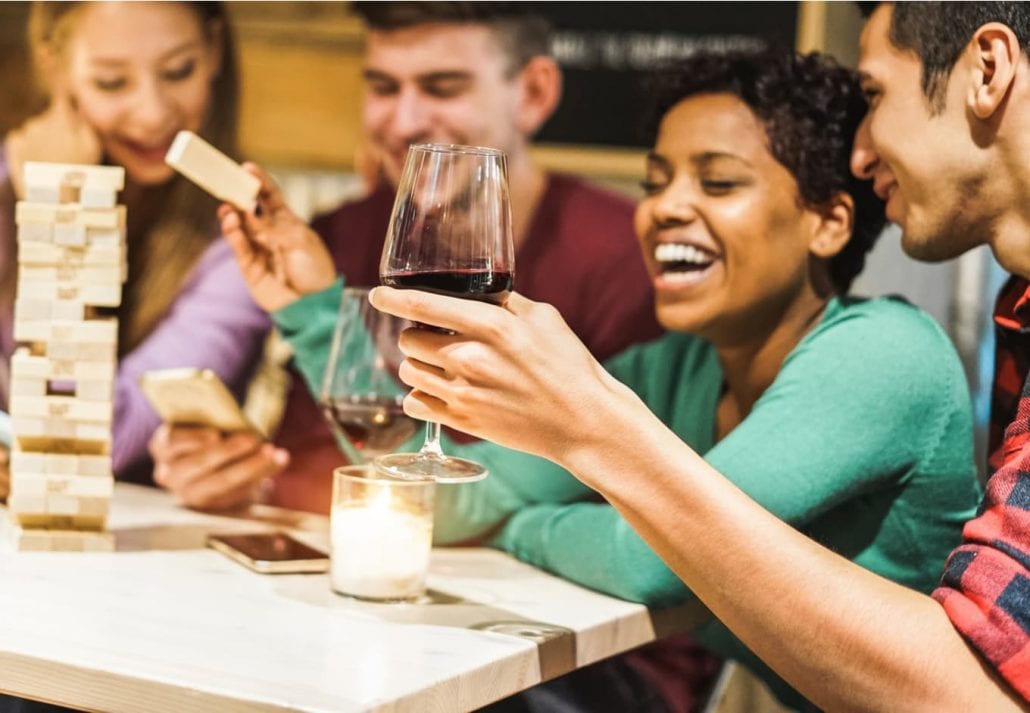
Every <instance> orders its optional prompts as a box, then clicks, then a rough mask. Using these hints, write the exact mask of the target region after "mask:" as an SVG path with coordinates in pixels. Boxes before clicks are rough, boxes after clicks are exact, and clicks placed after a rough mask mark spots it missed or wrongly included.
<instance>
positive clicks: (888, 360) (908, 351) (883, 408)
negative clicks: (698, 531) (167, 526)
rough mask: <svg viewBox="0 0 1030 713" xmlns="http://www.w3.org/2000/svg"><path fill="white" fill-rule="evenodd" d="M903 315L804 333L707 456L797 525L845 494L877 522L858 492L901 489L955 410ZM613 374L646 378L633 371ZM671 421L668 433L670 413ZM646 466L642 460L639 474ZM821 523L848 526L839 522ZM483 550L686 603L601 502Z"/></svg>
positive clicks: (551, 511)
mask: <svg viewBox="0 0 1030 713" xmlns="http://www.w3.org/2000/svg"><path fill="white" fill-rule="evenodd" d="M898 308H899V309H901V307H900V306H898ZM909 309H911V308H904V309H901V312H900V313H898V312H897V310H895V309H893V308H892V309H888V310H887V312H886V313H885V316H883V317H882V318H881V317H880V315H879V313H878V312H877V311H876V309H875V308H870V310H871V312H870V311H869V310H867V311H862V310H859V314H858V317H857V318H855V319H847V318H842V319H839V320H835V321H833V322H832V323H831V324H830V325H827V328H822V325H821V326H820V327H819V328H817V329H816V330H814V332H813V333H812V334H810V335H809V336H808V337H807V338H806V339H805V340H803V341H802V343H801V344H800V345H799V346H798V347H797V348H796V349H795V350H794V351H793V352H792V353H791V355H790V356H789V357H788V358H787V360H786V361H785V363H784V366H783V368H782V370H781V372H780V374H779V375H778V376H777V378H776V380H775V381H774V383H773V384H772V385H771V386H770V387H769V388H768V389H767V390H766V392H765V393H764V394H763V396H762V397H761V398H760V399H759V401H758V402H757V403H756V404H755V406H754V408H753V409H752V411H751V413H750V414H749V415H748V416H747V418H746V419H745V420H744V421H743V422H742V423H741V424H740V425H738V426H737V428H736V429H734V430H733V431H732V432H731V433H730V434H729V435H728V436H726V437H725V438H724V439H723V440H722V441H720V442H719V444H718V445H716V446H715V447H714V448H713V449H712V450H711V451H709V452H708V453H707V454H705V457H706V459H707V460H708V461H709V462H710V463H711V464H712V465H713V466H715V468H716V469H718V470H719V471H720V472H721V473H723V474H724V475H725V476H726V477H727V478H729V479H730V480H732V481H733V482H734V483H736V484H737V485H739V486H740V487H741V488H742V489H743V490H744V491H745V492H747V493H748V494H749V495H751V497H753V498H754V499H755V500H756V501H758V502H759V503H760V504H761V505H763V506H764V507H766V508H767V509H769V510H770V511H771V512H773V513H774V514H776V515H777V516H778V517H781V518H783V519H785V520H787V521H788V522H791V523H792V524H794V525H796V526H798V527H801V528H804V527H805V526H806V524H808V523H810V522H811V521H812V520H813V519H814V518H818V517H819V516H820V515H821V514H824V513H827V512H828V511H829V510H831V509H833V508H834V507H835V506H836V505H839V504H841V503H842V502H844V501H847V500H849V499H855V502H858V506H857V507H856V508H854V510H853V511H852V516H854V517H856V518H859V517H864V518H876V517H880V516H881V514H880V513H877V512H876V511H875V510H876V509H875V508H868V512H865V513H863V512H862V507H861V503H860V502H859V501H858V499H859V498H860V496H861V495H863V494H864V493H869V492H872V491H875V490H877V489H881V488H885V486H886V485H887V484H888V483H889V484H890V485H896V486H899V487H900V489H901V490H903V486H904V484H905V483H906V481H907V480H908V479H909V478H910V477H911V476H912V473H913V471H914V470H915V469H916V468H917V464H919V463H932V462H934V461H935V459H937V451H938V450H939V448H940V446H941V443H940V442H941V441H942V433H943V432H944V428H945V424H947V423H948V422H949V420H950V414H952V413H953V412H954V411H955V410H956V409H958V410H959V411H960V412H961V409H962V408H963V406H962V404H961V401H960V400H958V401H956V398H957V396H956V394H959V393H962V392H964V389H965V386H964V380H963V377H962V371H961V366H960V365H959V363H958V360H957V358H955V355H954V350H953V348H952V347H951V346H950V343H949V342H948V340H947V338H946V336H945V335H944V334H943V333H942V332H941V330H940V329H939V328H938V327H937V326H936V325H935V324H932V323H931V322H930V320H929V318H928V317H925V316H923V315H921V314H916V313H914V310H913V313H912V314H909V313H908V312H907V310H909ZM899 314H900V316H899ZM896 345H904V346H903V348H900V349H899V348H897V346H896ZM660 363H661V362H660V360H658V361H655V362H654V363H652V364H651V368H656V367H657V368H660ZM643 366H646V364H643V363H641V367H643ZM623 377H624V378H630V379H636V380H638V381H646V380H647V379H648V378H649V377H648V375H647V374H646V373H644V372H641V373H638V374H635V375H632V374H623ZM631 385H632V384H631ZM967 401H968V398H967ZM965 408H968V403H967V404H966V406H965ZM671 421H672V422H671V423H670V425H672V426H673V427H674V428H675V429H676V430H677V432H679V430H680V429H679V428H677V426H678V425H679V424H676V423H675V421H676V417H675V414H672V415H671ZM943 440H948V439H943ZM945 448H947V446H945ZM961 451H962V449H961V448H959V449H957V452H961ZM647 459H648V455H647V454H646V453H644V454H641V462H642V468H646V467H647V466H646V463H647ZM957 472H958V473H962V470H961V467H960V468H959V470H958V471H957ZM893 497H895V495H893V494H891V498H893ZM891 502H893V500H891ZM854 512H858V513H859V514H858V515H854ZM828 519H833V516H832V514H831V515H830V516H829V518H828ZM832 525H833V526H834V527H836V528H837V529H841V528H843V529H847V528H848V523H847V522H835V523H832ZM673 536H674V535H673ZM492 544H494V545H496V546H499V547H501V548H503V549H505V550H508V551H510V552H512V553H513V554H515V555H516V556H517V557H519V558H520V559H522V560H524V561H527V562H529V563H531V564H534V565H536V566H540V567H542V568H544V569H547V570H550V571H552V572H555V573H557V574H559V575H561V576H563V577H566V578H568V579H571V580H573V581H575V582H578V583H580V584H583V585H585V586H588V587H591V588H593V589H597V590H600V591H603V592H606V593H610V594H613V595H615V596H618V597H621V598H624V599H629V600H632V601H638V602H643V603H646V604H648V605H652V606H666V605H673V604H677V603H680V602H682V601H685V600H687V599H688V598H690V597H691V596H692V595H691V593H690V592H689V590H688V589H687V588H686V587H685V585H683V584H682V583H681V582H680V581H679V580H678V579H677V578H676V576H675V575H674V574H673V573H672V572H671V571H670V570H669V568H668V567H667V566H666V565H665V563H664V562H662V560H661V559H660V558H659V557H658V556H657V555H656V554H655V553H654V552H653V551H652V550H651V549H650V548H649V547H648V546H647V544H646V543H644V541H643V540H642V539H641V538H640V537H639V536H638V535H637V534H636V532H634V531H633V530H632V528H630V527H629V526H628V524H627V523H626V521H625V520H623V519H622V518H621V516H619V514H618V513H617V512H616V511H615V510H614V509H613V508H611V507H610V506H607V505H597V504H588V503H575V504H571V505H555V504H542V505H536V506H534V507H529V508H524V509H522V510H521V511H519V512H518V513H516V514H515V515H514V516H513V517H512V518H510V519H509V520H508V521H507V523H506V525H505V526H504V527H503V529H502V530H500V532H499V533H498V534H497V535H496V537H495V538H494V539H493V540H492ZM732 546H733V545H732V543H727V547H732Z"/></svg>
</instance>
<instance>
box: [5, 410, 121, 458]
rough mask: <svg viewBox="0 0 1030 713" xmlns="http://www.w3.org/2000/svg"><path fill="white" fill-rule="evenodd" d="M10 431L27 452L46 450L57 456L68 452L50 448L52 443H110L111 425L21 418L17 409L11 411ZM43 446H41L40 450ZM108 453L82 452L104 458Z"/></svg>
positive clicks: (52, 417) (62, 418) (44, 418)
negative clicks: (50, 442)
mask: <svg viewBox="0 0 1030 713" xmlns="http://www.w3.org/2000/svg"><path fill="white" fill-rule="evenodd" d="M11 410H12V414H11V430H12V431H13V432H14V437H15V440H16V441H17V442H18V445H19V447H20V448H21V449H22V450H26V451H47V452H54V453H69V452H75V451H69V450H68V449H67V448H62V447H58V446H54V447H53V448H51V447H49V446H48V445H47V443H48V442H49V441H51V440H53V441H85V442H105V443H110V441H111V424H110V420H108V421H107V422H90V421H71V420H69V419H67V418H64V417H54V416H51V417H46V416H42V417H41V416H21V415H19V414H18V410H17V408H16V407H14V408H12V409H11ZM26 439H36V441H35V442H33V441H29V442H26ZM39 441H43V443H42V444H40V443H39ZM41 445H42V447H41ZM107 452H108V451H106V450H102V451H95V450H85V451H83V453H87V454H96V455H102V454H106V453H107Z"/></svg>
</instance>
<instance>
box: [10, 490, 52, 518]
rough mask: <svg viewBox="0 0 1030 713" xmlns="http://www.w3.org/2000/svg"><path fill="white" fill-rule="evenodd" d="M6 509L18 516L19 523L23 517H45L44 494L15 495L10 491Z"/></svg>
mask: <svg viewBox="0 0 1030 713" xmlns="http://www.w3.org/2000/svg"><path fill="white" fill-rule="evenodd" d="M7 507H8V508H9V509H10V511H11V512H12V513H15V514H16V515H17V516H18V520H19V522H20V521H21V517H22V516H23V515H46V493H38V494H30V493H16V492H14V491H13V490H12V491H11V494H10V496H8V498H7Z"/></svg>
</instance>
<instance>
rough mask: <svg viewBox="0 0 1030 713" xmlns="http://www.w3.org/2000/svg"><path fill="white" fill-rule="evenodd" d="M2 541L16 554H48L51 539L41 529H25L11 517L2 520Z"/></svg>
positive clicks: (48, 534)
mask: <svg viewBox="0 0 1030 713" xmlns="http://www.w3.org/2000/svg"><path fill="white" fill-rule="evenodd" d="M3 536H4V540H5V541H6V542H7V544H8V545H9V546H10V548H11V549H13V550H14V551H16V552H49V551H50V550H51V544H52V543H53V538H51V537H50V533H49V532H47V531H46V530H42V529H35V530H33V529H26V528H24V527H22V526H21V525H19V524H18V521H17V519H16V518H15V517H14V516H13V515H11V517H9V518H4V519H3Z"/></svg>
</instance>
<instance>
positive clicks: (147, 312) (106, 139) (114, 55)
mask: <svg viewBox="0 0 1030 713" xmlns="http://www.w3.org/2000/svg"><path fill="white" fill-rule="evenodd" d="M29 41H30V46H31V48H32V52H33V59H34V61H35V63H36V69H37V76H38V77H39V79H40V82H41V84H42V88H43V90H44V91H45V93H46V94H47V96H48V99H49V102H48V106H47V108H46V109H45V110H44V111H43V112H42V113H40V114H38V115H36V116H34V117H32V118H30V119H28V120H27V121H26V122H25V123H24V124H22V125H21V126H20V127H19V128H18V129H16V130H14V131H12V132H10V133H9V134H8V135H7V136H6V137H4V141H3V145H2V147H0V352H2V355H3V357H4V359H3V366H4V367H6V366H7V360H8V358H9V357H10V355H11V353H12V351H13V349H14V346H15V345H14V342H13V338H12V320H13V303H14V295H15V281H16V278H17V241H16V239H15V226H14V203H15V201H16V200H18V199H19V198H21V197H22V196H23V195H24V190H23V186H22V185H21V169H22V166H23V165H24V163H25V161H32V160H35V161H54V162H61V163H83V164H109V165H119V166H122V167H124V168H125V173H126V185H125V190H124V191H123V192H122V193H121V194H120V197H119V201H120V202H121V203H123V204H124V205H126V207H127V211H128V235H127V240H128V260H129V273H128V280H127V281H126V283H125V286H124V288H123V293H122V304H121V306H120V307H119V308H118V310H117V315H118V317H119V330H120V333H119V343H118V357H119V366H118V374H117V378H116V383H115V396H114V442H113V459H114V470H115V474H116V477H118V478H120V479H125V480H133V481H138V482H148V481H149V480H150V471H151V464H150V461H149V456H148V455H147V440H148V439H149V437H150V435H151V434H152V433H153V431H154V430H155V429H156V427H157V426H158V424H159V419H158V416H157V414H156V413H155V412H154V411H153V410H152V409H151V408H150V406H149V404H148V403H147V402H146V401H145V399H144V397H143V394H142V393H141V392H140V390H139V388H138V386H137V380H138V378H139V376H140V375H141V374H142V373H143V372H145V371H147V370H149V369H158V368H165V367H183V366H196V367H208V368H211V369H214V370H215V371H216V372H218V374H219V375H220V376H221V377H222V378H223V379H224V380H225V381H226V382H227V383H228V384H229V385H230V387H231V388H232V389H233V390H234V391H235V392H236V393H237V395H238V396H239V395H240V394H241V393H242V392H243V390H244V388H245V386H246V382H247V381H248V379H249V376H250V373H251V371H252V369H253V366H254V364H255V362H256V357H257V356H258V355H259V354H260V347H261V345H262V342H263V338H264V335H265V333H266V331H267V329H268V322H267V318H266V317H265V316H264V314H263V312H261V310H259V309H258V308H257V307H256V306H255V305H254V304H253V302H252V301H251V300H250V298H249V297H248V295H247V291H246V289H245V287H244V285H243V281H242V279H241V277H240V274H239V271H238V269H237V267H236V264H235V262H234V260H233V259H232V255H231V254H230V251H229V249H228V247H227V246H226V245H225V243H224V241H222V240H221V239H220V238H219V237H218V232H217V225H216V223H215V217H214V216H215V206H216V203H215V201H214V200H213V199H210V198H209V197H207V196H206V195H205V194H203V193H202V192H201V191H200V190H199V189H197V188H196V187H194V186H193V185H192V184H190V183H188V182H187V181H186V180H185V179H183V178H181V177H179V176H177V175H176V174H175V173H174V172H173V171H172V170H171V169H170V168H169V167H168V166H166V165H165V163H164V155H165V152H166V151H167V149H168V147H169V145H170V144H171V141H172V139H173V138H174V137H175V134H176V133H177V132H178V131H179V130H181V129H190V130H192V131H195V132H198V133H200V134H201V135H203V136H205V137H206V138H207V139H208V140H209V141H211V142H212V143H214V144H215V145H216V146H219V147H220V148H221V149H222V150H224V151H226V152H228V153H230V154H233V153H234V152H235V134H236V114H237V95H238V82H237V72H236V64H235V57H234V52H233V41H232V36H231V33H230V28H229V25H228V21H227V18H226V16H225V11H224V8H223V6H222V5H221V3H210V2H199V3H179V2H176V3H155V4H151V3H111V4H108V3H100V2H96V3H93V2H87V3H63V2H45V3H37V4H36V5H34V7H33V8H32V12H31V16H30V21H29ZM4 376H5V378H2V379H0V408H4V409H6V405H7V401H8V396H9V394H8V391H7V390H8V379H7V378H6V375H4ZM243 445H246V444H243ZM249 447H250V448H251V449H258V448H260V447H261V446H260V444H259V443H258V442H257V441H256V440H255V441H254V442H253V443H251V444H250V446H249ZM246 453H247V449H246V448H241V453H240V455H241V456H243V457H246ZM0 470H3V471H5V470H6V469H0ZM6 481H7V477H6V472H2V473H0V497H2V496H4V495H5V493H6V489H7V482H6Z"/></svg>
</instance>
